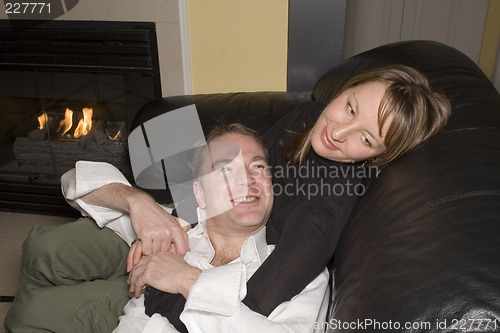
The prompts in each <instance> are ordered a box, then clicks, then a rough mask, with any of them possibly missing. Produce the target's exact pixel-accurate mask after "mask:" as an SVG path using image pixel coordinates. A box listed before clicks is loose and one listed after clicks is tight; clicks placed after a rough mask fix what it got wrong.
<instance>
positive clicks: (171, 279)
mask: <svg viewBox="0 0 500 333" xmlns="http://www.w3.org/2000/svg"><path fill="white" fill-rule="evenodd" d="M138 243H140V242H136V243H134V244H133V247H134V245H135V244H138ZM139 246H140V245H136V246H135V248H136V249H137V247H139ZM200 273H201V270H200V269H198V268H196V267H193V266H191V265H189V264H188V263H187V262H185V261H184V260H183V259H182V258H180V257H178V256H174V255H172V254H169V253H166V252H159V253H156V254H153V255H151V256H144V257H142V259H141V260H140V262H139V264H138V265H137V266H135V267H134V268H133V270H132V272H131V273H130V275H129V278H128V283H129V284H130V288H129V292H130V294H131V295H134V296H135V297H139V296H140V295H141V293H142V292H143V291H144V288H145V286H146V285H150V286H152V287H154V288H156V289H158V290H161V291H164V292H169V293H172V294H182V295H183V296H184V297H187V295H188V293H189V290H190V289H191V287H192V286H193V284H194V283H195V282H196V280H197V279H198V275H199V274H200Z"/></svg>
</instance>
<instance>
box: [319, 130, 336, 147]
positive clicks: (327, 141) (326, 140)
mask: <svg viewBox="0 0 500 333" xmlns="http://www.w3.org/2000/svg"><path fill="white" fill-rule="evenodd" d="M321 138H322V139H323V144H324V145H325V146H326V148H328V149H330V150H339V148H337V146H335V145H334V144H333V142H331V141H330V138H329V137H328V131H327V128H326V126H325V128H324V129H323V133H322V135H321Z"/></svg>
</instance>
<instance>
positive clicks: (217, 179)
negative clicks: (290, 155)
mask: <svg viewBox="0 0 500 333" xmlns="http://www.w3.org/2000/svg"><path fill="white" fill-rule="evenodd" d="M206 155H208V156H205V157H204V158H203V163H204V167H203V169H205V171H208V172H205V176H203V177H201V178H200V180H199V181H197V182H196V183H195V185H194V189H195V196H196V199H197V202H198V205H199V206H200V208H202V209H205V211H206V214H207V217H208V220H210V224H211V226H212V227H221V228H223V229H225V230H226V231H231V230H232V231H237V232H241V231H244V232H245V233H247V232H256V231H257V230H259V229H261V228H262V227H263V226H264V225H265V223H266V222H267V219H268V218H269V215H270V213H271V209H272V205H273V199H274V197H273V193H272V182H271V177H270V172H269V170H268V164H267V160H266V158H265V154H264V152H263V150H262V148H261V147H260V145H259V144H258V143H257V142H256V141H255V140H254V139H253V138H252V137H250V136H247V135H242V134H236V133H232V134H226V135H223V136H220V137H218V138H216V139H214V140H213V141H212V142H210V143H209V149H208V153H207V154H206Z"/></svg>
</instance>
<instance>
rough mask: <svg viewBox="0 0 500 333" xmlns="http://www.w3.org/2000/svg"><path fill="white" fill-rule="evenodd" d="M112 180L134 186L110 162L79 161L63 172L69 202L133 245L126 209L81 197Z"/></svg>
mask: <svg viewBox="0 0 500 333" xmlns="http://www.w3.org/2000/svg"><path fill="white" fill-rule="evenodd" d="M111 183H120V184H124V185H126V186H132V185H131V184H130V183H129V181H128V180H127V178H125V176H124V175H123V174H122V173H121V171H120V170H118V169H117V168H116V167H115V166H113V165H111V164H109V163H105V162H89V161H78V162H76V165H75V168H74V169H71V170H69V171H68V172H66V173H65V174H63V175H62V177H61V190H62V193H63V195H64V198H65V199H66V201H67V202H68V203H69V204H70V206H72V207H73V208H75V209H76V210H78V211H80V213H81V214H82V215H83V216H89V217H92V218H93V219H94V221H95V222H96V223H97V225H98V226H99V227H101V228H102V227H107V228H109V229H111V230H113V231H114V232H115V233H117V234H118V236H120V237H121V238H122V239H123V240H125V241H126V242H127V243H128V245H130V244H131V243H132V242H133V241H134V240H135V239H136V238H137V236H136V234H135V232H134V229H133V228H132V223H131V222H130V216H129V215H128V214H127V213H125V212H122V211H119V210H115V209H110V208H107V207H102V206H95V205H89V204H87V203H86V202H84V201H83V200H82V199H81V197H83V196H84V195H86V194H89V193H90V192H92V191H95V190H97V189H99V188H101V187H103V186H104V185H108V184H111ZM159 206H160V207H161V208H162V209H164V210H165V211H166V212H167V213H169V214H170V213H172V209H171V208H167V207H164V206H162V205H159ZM179 223H180V225H181V226H186V225H189V223H187V222H185V221H183V220H180V222H179Z"/></svg>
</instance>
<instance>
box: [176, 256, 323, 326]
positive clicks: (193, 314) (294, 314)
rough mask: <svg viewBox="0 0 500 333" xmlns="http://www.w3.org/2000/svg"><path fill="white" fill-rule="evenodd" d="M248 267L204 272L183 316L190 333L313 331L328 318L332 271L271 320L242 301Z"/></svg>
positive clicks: (234, 265)
mask: <svg viewBox="0 0 500 333" xmlns="http://www.w3.org/2000/svg"><path fill="white" fill-rule="evenodd" d="M246 280H247V279H246V267H245V265H244V264H243V263H241V262H236V263H231V264H228V265H224V266H219V267H214V268H210V269H207V270H204V271H202V272H201V274H200V276H199V277H198V280H197V281H196V282H195V284H194V285H193V287H192V288H191V290H190V292H189V295H188V298H187V300H186V306H185V307H184V311H183V312H182V314H181V320H182V321H183V322H184V323H185V325H186V327H187V328H188V330H189V332H190V333H197V332H200V333H202V332H206V331H207V328H208V327H212V328H214V329H215V328H216V331H218V332H242V333H243V332H248V333H254V332H266V333H272V332H300V333H303V332H312V331H314V330H315V328H316V326H317V324H318V322H323V321H324V319H325V318H326V308H327V306H326V305H327V303H328V272H327V270H326V269H325V270H324V271H323V272H322V273H321V274H320V275H319V276H318V277H317V278H316V279H315V280H314V281H313V282H311V283H310V284H309V285H308V286H307V287H306V288H305V289H304V290H303V291H302V292H301V293H300V294H299V295H296V296H295V297H294V298H292V299H291V300H290V301H288V302H284V303H282V304H280V305H279V306H278V307H277V308H276V309H275V310H274V311H273V312H272V313H271V314H270V315H269V317H266V316H263V315H261V314H259V313H256V312H254V311H252V310H250V308H248V307H247V306H246V305H244V304H243V303H242V302H241V300H242V299H243V298H244V297H245V295H246Z"/></svg>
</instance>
